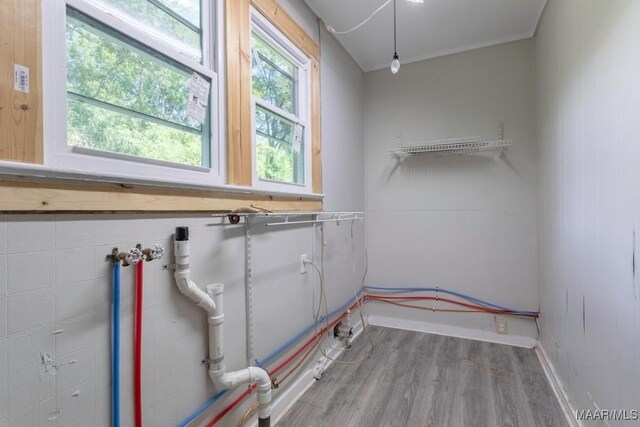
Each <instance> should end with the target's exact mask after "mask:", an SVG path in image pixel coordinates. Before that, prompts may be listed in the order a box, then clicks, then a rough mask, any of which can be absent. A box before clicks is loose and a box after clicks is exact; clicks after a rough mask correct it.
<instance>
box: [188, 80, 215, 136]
mask: <svg viewBox="0 0 640 427" xmlns="http://www.w3.org/2000/svg"><path fill="white" fill-rule="evenodd" d="M210 88H211V83H209V82H208V81H207V80H205V79H204V78H203V77H201V76H200V74H198V73H193V76H191V80H190V82H189V100H188V108H187V114H188V115H189V117H191V118H192V119H193V120H196V121H198V123H200V124H204V122H206V121H207V105H208V104H209V89H210Z"/></svg>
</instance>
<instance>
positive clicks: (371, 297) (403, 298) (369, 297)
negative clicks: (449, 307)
mask: <svg viewBox="0 0 640 427" xmlns="http://www.w3.org/2000/svg"><path fill="white" fill-rule="evenodd" d="M364 298H365V300H372V301H375V300H383V301H385V300H386V301H393V300H399V301H444V302H447V303H449V304H455V305H459V306H462V307H467V308H472V309H475V310H481V311H483V312H486V313H495V314H511V313H513V312H511V311H508V310H498V309H492V308H487V307H482V306H480V305H475V304H468V303H465V302H461V301H456V300H452V299H449V298H442V297H410V296H386V295H385V296H381V295H366V296H365V297H364ZM523 316H525V315H523ZM530 317H534V316H530Z"/></svg>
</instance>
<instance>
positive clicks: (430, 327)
mask: <svg viewBox="0 0 640 427" xmlns="http://www.w3.org/2000/svg"><path fill="white" fill-rule="evenodd" d="M368 321H369V324H370V325H375V326H383V327H385V328H394V329H404V330H407V331H416V332H425V333H428V334H436V335H444V336H448V337H456V338H465V339H470V340H476V341H485V342H491V343H496V344H506V345H512V346H515V347H524V348H534V347H536V344H537V340H536V339H535V338H533V337H525V336H520V335H501V334H498V333H496V332H489V331H481V330H479V329H469V328H461V327H458V326H449V325H442V324H437V323H429V322H418V321H415V320H405V319H398V318H395V317H384V316H376V315H369V317H368Z"/></svg>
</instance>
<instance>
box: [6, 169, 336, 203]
mask: <svg viewBox="0 0 640 427" xmlns="http://www.w3.org/2000/svg"><path fill="white" fill-rule="evenodd" d="M323 197H324V195H323V194H309V193H302V192H284V191H270V190H269V191H268V190H261V189H256V188H250V187H242V186H235V185H211V186H207V185H200V184H193V183H189V182H185V181H165V180H155V179H151V178H131V177H127V176H122V175H118V174H98V173H95V174H86V173H81V172H77V171H72V170H67V169H60V168H53V167H48V166H43V165H36V164H26V163H17V162H10V161H0V212H27V211H28V212H62V211H63V212H185V211H190V212H228V211H232V210H235V209H240V208H249V207H254V206H255V207H257V208H258V209H266V210H273V211H278V210H290V211H318V210H322V199H323Z"/></svg>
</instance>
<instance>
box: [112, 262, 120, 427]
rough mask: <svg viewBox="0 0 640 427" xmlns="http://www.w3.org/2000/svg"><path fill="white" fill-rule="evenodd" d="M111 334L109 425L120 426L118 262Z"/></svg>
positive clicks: (115, 265) (115, 271) (114, 274)
mask: <svg viewBox="0 0 640 427" xmlns="http://www.w3.org/2000/svg"><path fill="white" fill-rule="evenodd" d="M112 308H113V332H112V334H113V336H112V344H111V346H112V355H111V425H112V426H113V427H120V263H119V262H115V263H114V264H113V301H112Z"/></svg>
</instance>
